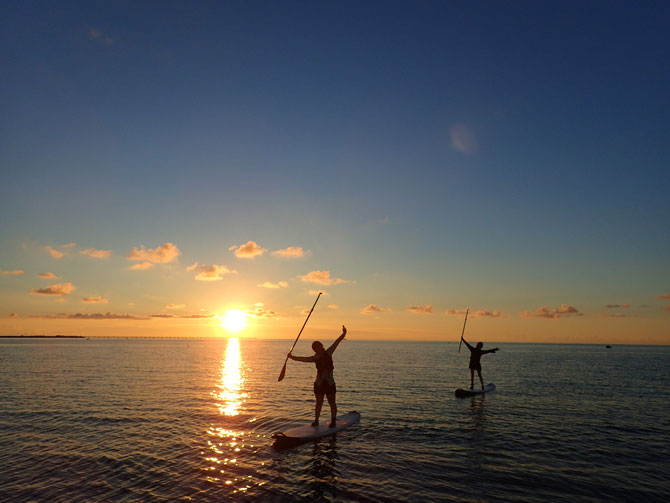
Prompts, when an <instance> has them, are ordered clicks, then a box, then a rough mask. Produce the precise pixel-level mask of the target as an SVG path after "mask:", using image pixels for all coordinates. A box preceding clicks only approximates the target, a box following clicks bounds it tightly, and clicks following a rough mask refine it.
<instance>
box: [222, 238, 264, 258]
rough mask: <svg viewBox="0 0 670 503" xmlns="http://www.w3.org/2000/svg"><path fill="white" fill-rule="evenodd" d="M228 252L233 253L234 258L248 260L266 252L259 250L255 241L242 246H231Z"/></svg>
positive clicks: (259, 247)
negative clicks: (232, 251)
mask: <svg viewBox="0 0 670 503" xmlns="http://www.w3.org/2000/svg"><path fill="white" fill-rule="evenodd" d="M228 249H229V250H234V251H235V256H236V257H237V258H248V259H253V258H256V257H259V256H261V255H263V254H264V253H265V252H266V251H267V250H266V249H265V248H261V246H260V245H259V244H258V243H257V242H256V241H247V242H246V243H245V244H243V245H239V246H237V245H233V246H231V247H230V248H228Z"/></svg>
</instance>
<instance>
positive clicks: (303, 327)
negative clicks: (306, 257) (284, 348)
mask: <svg viewBox="0 0 670 503" xmlns="http://www.w3.org/2000/svg"><path fill="white" fill-rule="evenodd" d="M322 293H323V292H319V295H317V296H316V300H315V301H314V305H313V306H312V309H310V310H309V314H308V315H307V319H305V323H303V324H302V328H301V329H300V332H298V337H296V338H295V341H293V346H291V351H289V353H292V352H293V348H295V345H296V344H297V343H298V339H300V336H301V335H302V331H303V330H304V329H305V325H307V321H308V320H309V317H310V316H312V311H314V308H315V307H316V303H317V302H319V298H320V297H321V294H322ZM287 363H288V355H287V356H286V360H284V366H283V367H282V369H281V372H280V373H279V379H277V380H278V381H281V380H282V379H284V374H285V373H286V364H287Z"/></svg>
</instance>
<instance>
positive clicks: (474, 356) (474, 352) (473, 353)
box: [461, 336, 499, 389]
mask: <svg viewBox="0 0 670 503" xmlns="http://www.w3.org/2000/svg"><path fill="white" fill-rule="evenodd" d="M461 340H462V341H463V342H465V345H466V346H467V347H468V349H469V350H470V389H472V388H474V387H475V370H476V371H477V374H478V375H479V381H480V382H481V383H482V389H484V379H482V364H481V362H480V361H479V360H481V358H482V355H485V354H486V353H495V352H496V351H498V349H499V348H493V349H482V348H483V347H484V343H483V342H478V343H477V346H476V347H474V348H473V347H472V346H470V344H468V341H466V340H465V339H463V336H461Z"/></svg>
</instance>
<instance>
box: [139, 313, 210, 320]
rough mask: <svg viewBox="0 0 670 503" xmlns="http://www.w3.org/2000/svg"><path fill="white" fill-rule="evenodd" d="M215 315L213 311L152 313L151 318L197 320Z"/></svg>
mask: <svg viewBox="0 0 670 503" xmlns="http://www.w3.org/2000/svg"><path fill="white" fill-rule="evenodd" d="M215 316H216V314H214V313H207V314H152V315H151V318H164V319H171V318H178V319H189V320H199V319H207V318H214V317H215Z"/></svg>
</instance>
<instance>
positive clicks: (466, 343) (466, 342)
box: [461, 335, 474, 351]
mask: <svg viewBox="0 0 670 503" xmlns="http://www.w3.org/2000/svg"><path fill="white" fill-rule="evenodd" d="M461 340H462V341H463V342H465V345H466V346H467V347H468V349H469V350H470V351H472V350H473V349H474V348H473V347H472V346H470V344H468V341H466V340H465V339H463V336H462V335H461Z"/></svg>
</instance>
